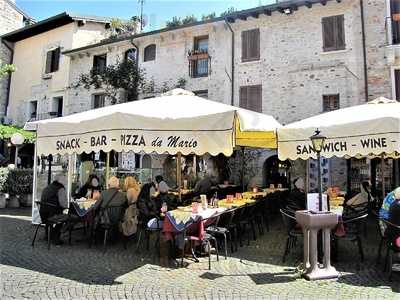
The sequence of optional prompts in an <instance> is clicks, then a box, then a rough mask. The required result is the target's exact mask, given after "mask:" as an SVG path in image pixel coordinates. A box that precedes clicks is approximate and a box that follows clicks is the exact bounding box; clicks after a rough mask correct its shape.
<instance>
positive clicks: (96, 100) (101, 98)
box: [93, 94, 106, 108]
mask: <svg viewBox="0 0 400 300" xmlns="http://www.w3.org/2000/svg"><path fill="white" fill-rule="evenodd" d="M105 100H106V95H105V94H97V95H93V108H100V107H104V105H105Z"/></svg>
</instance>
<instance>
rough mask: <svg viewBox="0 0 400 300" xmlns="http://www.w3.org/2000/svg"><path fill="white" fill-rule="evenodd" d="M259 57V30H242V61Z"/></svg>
mask: <svg viewBox="0 0 400 300" xmlns="http://www.w3.org/2000/svg"><path fill="white" fill-rule="evenodd" d="M259 59H260V30H259V29H252V30H246V31H242V61H243V62H245V61H253V60H259Z"/></svg>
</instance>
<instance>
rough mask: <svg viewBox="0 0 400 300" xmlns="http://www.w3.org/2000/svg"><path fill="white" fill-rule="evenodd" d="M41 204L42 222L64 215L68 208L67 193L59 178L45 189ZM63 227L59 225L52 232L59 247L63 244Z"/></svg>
mask: <svg viewBox="0 0 400 300" xmlns="http://www.w3.org/2000/svg"><path fill="white" fill-rule="evenodd" d="M40 202H41V204H40V209H39V213H40V218H41V219H42V222H46V221H47V220H48V219H49V218H50V217H52V216H54V215H58V214H62V212H63V210H64V209H66V208H68V200H67V193H66V191H65V188H64V185H63V184H62V183H60V182H59V178H55V179H54V181H53V182H52V183H50V184H49V185H48V186H47V187H45V188H44V190H43V192H42V196H41V199H40ZM61 227H62V224H58V225H56V226H55V227H54V228H53V229H52V231H51V234H52V236H51V238H52V240H53V242H54V243H55V244H57V245H60V244H62V241H61V240H60V233H61Z"/></svg>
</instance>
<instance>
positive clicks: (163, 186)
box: [156, 175, 170, 194]
mask: <svg viewBox="0 0 400 300" xmlns="http://www.w3.org/2000/svg"><path fill="white" fill-rule="evenodd" d="M156 182H157V192H158V193H160V194H166V193H168V191H169V190H170V187H169V186H168V184H167V183H166V182H165V181H164V178H163V177H162V176H161V175H157V176H156Z"/></svg>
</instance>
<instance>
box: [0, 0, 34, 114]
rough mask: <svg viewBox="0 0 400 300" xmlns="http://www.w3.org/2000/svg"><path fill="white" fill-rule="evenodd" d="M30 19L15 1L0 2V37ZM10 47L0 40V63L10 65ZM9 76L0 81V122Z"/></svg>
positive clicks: (4, 107) (0, 0)
mask: <svg viewBox="0 0 400 300" xmlns="http://www.w3.org/2000/svg"><path fill="white" fill-rule="evenodd" d="M30 20H31V19H30V18H29V17H28V15H26V14H25V13H24V12H23V11H22V10H20V9H19V8H18V7H17V6H16V5H15V0H0V36H1V35H3V34H6V33H8V32H11V31H13V30H16V29H19V28H21V27H23V26H24V25H25V24H26V22H28V21H30ZM11 59H12V46H11V45H7V44H4V43H2V42H1V40H0V61H1V62H2V63H4V64H9V63H11ZM9 80H10V78H9V76H5V77H4V78H1V79H0V120H1V121H2V120H3V117H4V116H5V113H6V111H5V109H6V102H7V95H8V86H9Z"/></svg>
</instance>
